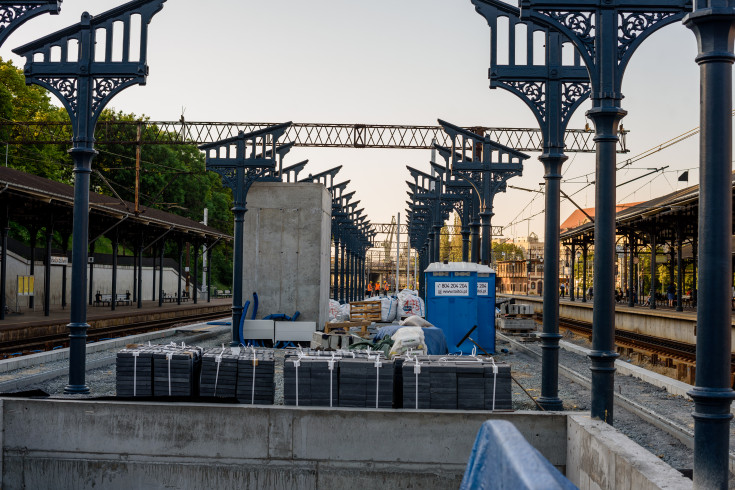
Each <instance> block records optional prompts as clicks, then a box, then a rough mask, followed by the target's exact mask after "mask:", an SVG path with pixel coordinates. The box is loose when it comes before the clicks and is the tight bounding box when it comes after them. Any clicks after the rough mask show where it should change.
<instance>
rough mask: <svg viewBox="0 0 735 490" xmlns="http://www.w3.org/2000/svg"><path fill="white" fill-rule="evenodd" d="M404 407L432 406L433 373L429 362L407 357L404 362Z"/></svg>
mask: <svg viewBox="0 0 735 490" xmlns="http://www.w3.org/2000/svg"><path fill="white" fill-rule="evenodd" d="M402 370H403V408H413V409H421V408H424V409H425V408H431V392H430V387H431V374H430V371H429V368H428V362H421V361H420V360H418V359H407V360H405V361H404V362H403V366H402Z"/></svg>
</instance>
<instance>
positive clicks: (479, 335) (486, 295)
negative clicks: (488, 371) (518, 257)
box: [471, 264, 495, 354]
mask: <svg viewBox="0 0 735 490" xmlns="http://www.w3.org/2000/svg"><path fill="white" fill-rule="evenodd" d="M471 337H472V339H473V340H474V341H475V342H477V343H478V344H480V347H482V348H483V349H485V350H486V351H487V352H488V354H495V271H494V270H493V269H491V268H490V267H488V266H486V265H479V264H478V265H477V330H475V331H474V332H472V335H471ZM478 350H479V349H478ZM481 353H482V351H480V352H478V354H481Z"/></svg>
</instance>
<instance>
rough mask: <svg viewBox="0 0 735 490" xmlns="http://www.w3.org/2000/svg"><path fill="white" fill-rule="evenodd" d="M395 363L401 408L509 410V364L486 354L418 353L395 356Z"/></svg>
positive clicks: (510, 402) (510, 394) (510, 401)
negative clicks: (403, 356) (400, 388)
mask: <svg viewBox="0 0 735 490" xmlns="http://www.w3.org/2000/svg"><path fill="white" fill-rule="evenodd" d="M395 365H396V371H400V376H399V375H398V374H396V379H399V378H400V379H401V384H402V391H403V393H402V395H403V396H402V404H403V405H402V406H403V408H409V409H410V408H414V409H416V408H431V409H442V410H456V409H459V410H511V409H512V393H511V377H510V376H511V373H510V365H509V364H504V363H496V362H494V361H493V360H492V358H486V357H451V356H450V357H445V356H418V357H416V358H410V359H401V358H398V359H395ZM417 365H418V367H417ZM417 383H418V386H417ZM396 391H397V390H394V393H395V392H396ZM417 398H418V400H417Z"/></svg>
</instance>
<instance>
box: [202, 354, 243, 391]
mask: <svg viewBox="0 0 735 490" xmlns="http://www.w3.org/2000/svg"><path fill="white" fill-rule="evenodd" d="M239 357H240V356H239V353H237V354H236V353H233V352H232V349H230V348H229V347H223V348H215V349H210V350H207V351H205V352H204V354H202V372H201V377H200V378H199V395H200V396H203V397H221V398H235V395H236V392H237V363H238V358H239Z"/></svg>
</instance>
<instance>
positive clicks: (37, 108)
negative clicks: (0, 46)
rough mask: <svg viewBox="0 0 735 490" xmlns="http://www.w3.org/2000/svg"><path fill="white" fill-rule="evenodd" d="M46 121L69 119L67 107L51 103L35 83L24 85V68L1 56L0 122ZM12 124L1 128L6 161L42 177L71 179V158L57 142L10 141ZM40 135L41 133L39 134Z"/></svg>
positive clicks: (0, 133)
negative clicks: (27, 142) (20, 142)
mask: <svg viewBox="0 0 735 490" xmlns="http://www.w3.org/2000/svg"><path fill="white" fill-rule="evenodd" d="M13 121H46V122H58V123H63V122H68V121H69V116H68V115H67V113H66V110H64V109H63V108H60V107H56V106H54V105H53V104H52V103H51V97H50V95H49V93H48V92H47V91H46V90H45V89H43V88H41V87H38V86H36V85H26V84H25V77H24V76H23V71H22V70H20V69H18V68H16V67H15V66H14V65H13V63H12V62H10V61H3V60H1V59H0V122H5V123H7V122H13ZM12 133H13V132H12V131H11V126H3V127H2V130H0V142H2V143H5V145H4V146H5V148H4V150H5V151H4V153H5V157H3V156H0V158H3V159H5V158H7V165H8V166H9V167H12V168H17V169H18V170H22V171H24V172H28V173H31V174H34V175H39V176H41V177H46V178H49V179H53V180H56V181H59V182H64V183H71V182H72V172H71V158H70V157H69V155H68V154H67V152H66V148H64V147H62V146H59V145H46V144H24V145H15V144H13V141H12V139H11V138H12ZM67 136H69V140H71V135H67ZM40 139H42V137H41V138H40Z"/></svg>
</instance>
